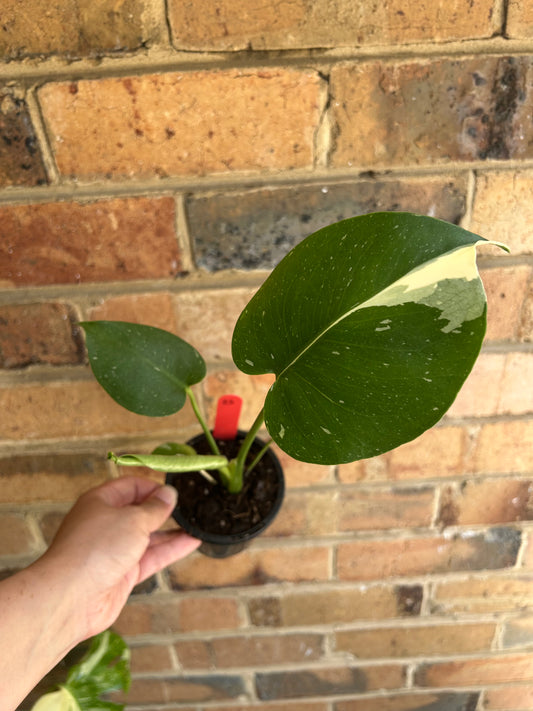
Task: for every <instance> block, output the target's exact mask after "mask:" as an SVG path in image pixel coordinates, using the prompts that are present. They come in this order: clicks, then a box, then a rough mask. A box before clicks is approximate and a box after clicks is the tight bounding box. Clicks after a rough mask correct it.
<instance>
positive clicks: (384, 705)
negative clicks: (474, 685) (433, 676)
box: [335, 693, 479, 711]
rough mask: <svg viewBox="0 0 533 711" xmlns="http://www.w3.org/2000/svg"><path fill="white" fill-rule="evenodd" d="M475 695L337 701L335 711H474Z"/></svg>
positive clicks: (388, 697) (386, 697)
mask: <svg viewBox="0 0 533 711" xmlns="http://www.w3.org/2000/svg"><path fill="white" fill-rule="evenodd" d="M478 699H479V694H477V693H464V694H461V693H458V694H456V693H443V694H420V693H418V694H396V695H394V694H393V695H391V696H382V695H380V696H378V697H374V698H368V697H367V696H365V697H364V698H360V699H353V700H351V701H338V702H337V703H336V704H335V711H474V710H475V709H476V708H477V703H478Z"/></svg>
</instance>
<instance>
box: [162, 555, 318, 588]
mask: <svg viewBox="0 0 533 711" xmlns="http://www.w3.org/2000/svg"><path fill="white" fill-rule="evenodd" d="M329 554H330V551H329V550H328V549H327V548H326V547H322V546H315V547H304V548H302V547H300V546H297V547H290V548H273V549H269V548H268V549H259V548H256V549H254V548H253V547H252V548H249V549H247V550H245V551H243V552H242V553H240V554H239V555H238V556H234V557H232V558H225V559H223V560H216V559H213V558H205V557H204V556H201V555H199V554H198V555H192V556H189V557H188V558H186V559H185V560H183V561H180V563H179V565H178V566H172V567H171V568H170V569H169V571H170V577H171V582H172V586H173V587H174V588H176V589H178V590H189V589H201V588H218V587H229V586H235V585H237V586H241V585H245V586H248V585H262V584H264V583H267V582H281V581H287V582H303V581H314V580H328V578H329Z"/></svg>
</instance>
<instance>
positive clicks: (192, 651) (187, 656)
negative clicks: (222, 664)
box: [174, 639, 213, 671]
mask: <svg viewBox="0 0 533 711" xmlns="http://www.w3.org/2000/svg"><path fill="white" fill-rule="evenodd" d="M174 650H175V652H176V654H177V655H178V661H179V664H180V667H181V668H182V669H185V670H187V671H190V670H193V669H209V668H212V667H213V659H212V656H211V655H212V651H211V645H210V644H209V642H207V641H205V640H201V639H190V640H184V641H180V642H178V643H177V644H175V645H174Z"/></svg>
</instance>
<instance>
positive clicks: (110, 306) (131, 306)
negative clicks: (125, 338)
mask: <svg viewBox="0 0 533 711" xmlns="http://www.w3.org/2000/svg"><path fill="white" fill-rule="evenodd" d="M87 319H88V320H89V321H98V320H104V321H105V320H109V321H130V322H131V323H141V324H146V325H148V326H155V327H156V328H163V329H165V330H166V331H171V332H173V333H176V316H175V313H174V301H173V298H172V295H171V294H169V293H167V292H163V293H155V294H122V295H121V296H112V297H109V298H108V299H105V300H104V301H102V302H101V303H99V304H97V305H95V306H91V307H90V308H89V309H88V311H87ZM178 335H179V334H178Z"/></svg>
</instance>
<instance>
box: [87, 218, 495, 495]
mask: <svg viewBox="0 0 533 711" xmlns="http://www.w3.org/2000/svg"><path fill="white" fill-rule="evenodd" d="M486 243H487V240H485V239H483V238H482V237H480V236H478V235H475V234H473V233H471V232H468V231H466V230H464V229H462V228H460V227H458V226H456V225H452V224H450V223H447V222H444V221H441V220H437V219H434V218H430V217H425V216H420V215H414V214H411V213H394V212H383V213H374V214H368V215H363V216H359V217H354V218H350V219H347V220H343V221H341V222H338V223H336V224H333V225H330V226H328V227H325V228H323V229H321V230H319V231H317V232H315V233H314V234H312V235H310V236H309V237H307V239H305V240H303V241H302V242H301V243H300V244H298V245H297V246H296V247H295V248H294V249H293V250H292V251H291V252H290V253H289V254H288V255H287V256H286V257H285V258H284V259H283V260H282V261H281V262H280V263H279V264H278V266H277V267H276V268H275V269H274V270H273V272H272V273H271V274H270V276H269V277H268V278H267V279H266V281H265V282H264V284H263V285H262V286H261V288H260V289H259V290H258V292H257V293H256V294H255V295H254V297H253V298H252V299H251V301H250V302H249V303H248V305H247V306H246V307H245V309H244V311H243V312H242V314H241V315H240V317H239V319H238V321H237V324H236V327H235V330H234V333H233V341H232V355H233V360H234V362H235V364H236V365H237V367H238V368H239V369H240V370H242V371H243V372H244V373H247V374H250V375H257V374H264V373H274V374H275V382H274V384H273V385H272V387H271V388H270V390H269V392H268V394H267V396H266V399H265V402H264V407H263V408H262V409H261V411H260V412H259V413H258V415H257V418H256V420H255V422H254V424H253V425H252V427H251V429H250V431H249V432H248V433H247V435H246V436H245V437H244V439H243V440H242V442H241V443H240V446H239V449H238V451H237V452H236V454H235V456H232V457H227V456H224V455H223V454H221V452H220V449H219V446H218V443H217V442H216V441H215V439H214V438H213V436H212V433H211V432H210V431H209V429H208V427H207V425H206V423H205V421H204V419H203V417H202V415H201V413H200V410H199V407H198V405H197V402H196V399H195V397H194V393H193V389H192V388H193V386H194V385H196V384H197V383H199V382H200V381H201V380H202V379H203V378H204V376H205V374H206V365H205V362H204V360H203V358H202V357H201V355H200V354H199V353H198V352H197V351H196V349H194V348H193V347H192V346H191V345H189V344H188V343H186V342H185V341H183V340H182V339H180V338H179V337H178V336H176V335H173V334H170V333H168V332H166V331H162V330H159V329H156V328H151V327H149V326H142V325H136V324H129V323H123V322H112V321H94V322H85V323H83V324H82V325H83V327H84V329H85V332H86V338H87V346H88V353H89V361H90V364H91V367H92V369H93V372H94V374H95V377H96V378H97V380H98V382H99V383H100V384H101V385H102V386H103V387H104V388H105V390H106V391H107V392H108V393H109V394H110V395H111V397H113V398H114V399H115V400H116V401H117V402H118V403H119V404H121V405H122V406H124V407H125V408H127V409H129V410H131V411H133V412H136V413H139V414H142V415H151V416H162V415H170V414H172V413H174V412H176V411H177V410H179V409H180V408H182V407H183V405H184V404H185V402H186V400H189V401H190V403H191V405H192V408H193V410H194V412H195V413H196V415H197V417H198V421H199V424H200V426H201V429H202V431H203V433H204V435H205V438H206V440H207V442H208V445H209V450H210V451H209V453H208V454H201V455H200V454H197V453H196V451H193V449H191V445H187V444H185V445H183V444H180V443H166V444H165V445H162V446H161V447H160V448H158V449H157V450H155V452H153V453H152V454H145V455H143V454H135V455H132V454H127V455H122V456H116V455H114V454H110V456H111V457H112V458H113V459H114V460H115V461H116V462H118V463H119V464H121V465H145V466H148V467H151V468H152V469H155V470H160V471H165V472H187V471H192V470H202V471H204V472H206V471H207V470H215V471H216V472H217V477H218V479H219V481H220V483H221V484H222V485H223V486H224V487H225V488H226V489H227V490H228V491H229V492H231V493H233V494H239V492H241V490H242V487H243V481H244V480H245V479H246V476H247V472H249V471H250V470H251V469H252V468H253V466H255V461H254V462H250V457H249V450H250V447H251V444H252V442H253V441H254V439H255V437H256V435H257V433H258V431H259V430H260V429H261V428H262V427H263V426H264V427H265V428H266V430H267V431H268V433H269V436H270V438H271V440H273V441H274V442H275V443H276V444H277V445H278V446H279V447H280V448H281V449H282V450H283V451H284V452H286V453H287V454H289V455H290V456H292V457H294V458H295V459H298V460H302V461H304V462H311V463H316V464H340V463H345V462H351V461H355V460H357V459H362V458H368V457H373V456H375V455H378V454H380V453H383V452H386V451H388V450H390V449H392V448H394V447H397V446H398V445H400V444H402V443H404V442H407V441H409V440H412V439H414V438H416V437H417V436H418V435H420V434H421V433H422V432H424V431H425V430H427V429H428V428H430V427H431V426H432V425H434V424H435V423H436V422H437V421H438V420H439V419H440V418H441V417H442V416H443V415H444V413H445V412H446V410H447V409H448V408H449V407H450V405H451V404H452V402H453V400H454V399H455V397H456V395H457V393H458V391H459V389H460V388H461V386H462V384H463V382H464V381H465V379H466V377H467V375H468V374H469V372H470V370H471V369H472V366H473V365H474V362H475V360H476V358H477V356H478V354H479V351H480V348H481V344H482V341H483V336H484V333H485V328H486V297H485V293H484V290H483V285H482V283H481V280H480V278H479V274H478V271H477V266H476V247H477V246H478V245H482V244H486ZM499 246H502V247H503V245H499ZM213 328H214V329H216V324H213ZM267 445H268V443H267ZM261 456H262V450H260V451H259V452H258V453H257V454H256V456H255V457H254V460H259V459H260V458H261Z"/></svg>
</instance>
